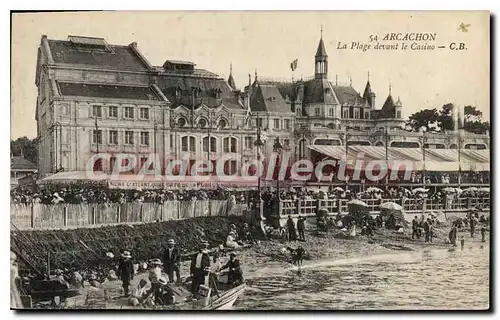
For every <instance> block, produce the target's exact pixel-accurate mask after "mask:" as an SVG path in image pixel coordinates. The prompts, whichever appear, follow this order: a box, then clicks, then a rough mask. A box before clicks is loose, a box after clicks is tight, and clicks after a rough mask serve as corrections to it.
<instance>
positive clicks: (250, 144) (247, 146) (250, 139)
mask: <svg viewBox="0 0 500 320" xmlns="http://www.w3.org/2000/svg"><path fill="white" fill-rule="evenodd" d="M252 148H253V137H245V149H252Z"/></svg>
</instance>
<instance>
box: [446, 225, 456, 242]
mask: <svg viewBox="0 0 500 320" xmlns="http://www.w3.org/2000/svg"><path fill="white" fill-rule="evenodd" d="M448 238H449V239H450V243H451V244H452V245H453V246H454V247H456V246H457V226H456V225H455V224H453V227H452V228H451V230H450V233H449V234H448Z"/></svg>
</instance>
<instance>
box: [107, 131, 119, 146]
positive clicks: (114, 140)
mask: <svg viewBox="0 0 500 320" xmlns="http://www.w3.org/2000/svg"><path fill="white" fill-rule="evenodd" d="M109 144H118V131H116V130H110V131H109Z"/></svg>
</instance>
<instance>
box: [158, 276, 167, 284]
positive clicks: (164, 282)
mask: <svg viewBox="0 0 500 320" xmlns="http://www.w3.org/2000/svg"><path fill="white" fill-rule="evenodd" d="M158 283H159V284H161V285H163V286H164V285H166V284H167V283H168V282H167V279H165V278H163V277H161V278H160V279H158Z"/></svg>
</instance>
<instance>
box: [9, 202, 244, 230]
mask: <svg viewBox="0 0 500 320" xmlns="http://www.w3.org/2000/svg"><path fill="white" fill-rule="evenodd" d="M247 211H248V208H247V205H246V204H234V203H231V202H229V201H226V200H195V201H167V202H164V203H162V204H158V203H125V204H47V205H46V204H38V203H34V204H11V207H10V221H11V222H12V223H13V224H14V225H15V226H16V227H17V228H18V229H21V230H23V229H62V228H78V227H90V226H102V225H109V224H117V223H139V222H154V221H168V220H180V219H188V218H195V217H206V216H243V215H244V214H245V212H247Z"/></svg>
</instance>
